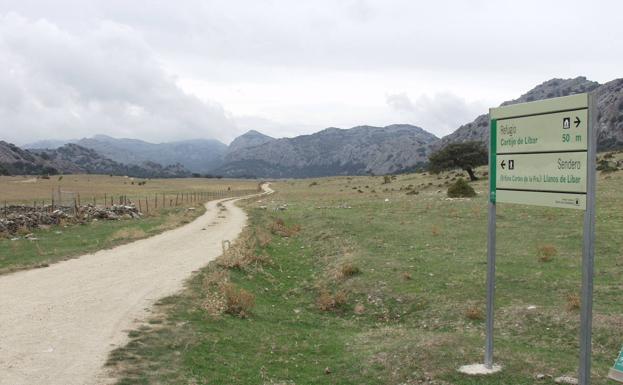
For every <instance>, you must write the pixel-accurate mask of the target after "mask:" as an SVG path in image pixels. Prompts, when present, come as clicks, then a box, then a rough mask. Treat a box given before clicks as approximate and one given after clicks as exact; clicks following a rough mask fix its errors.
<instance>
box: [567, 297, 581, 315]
mask: <svg viewBox="0 0 623 385" xmlns="http://www.w3.org/2000/svg"><path fill="white" fill-rule="evenodd" d="M580 305H581V301H580V296H579V295H577V294H575V293H573V294H569V295H567V309H568V310H569V311H575V310H579V309H580Z"/></svg>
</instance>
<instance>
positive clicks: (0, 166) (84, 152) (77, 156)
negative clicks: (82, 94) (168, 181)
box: [0, 141, 190, 178]
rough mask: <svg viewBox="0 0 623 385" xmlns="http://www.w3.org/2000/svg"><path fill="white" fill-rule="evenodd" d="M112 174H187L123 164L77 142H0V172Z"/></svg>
mask: <svg viewBox="0 0 623 385" xmlns="http://www.w3.org/2000/svg"><path fill="white" fill-rule="evenodd" d="M59 173H61V174H79V173H80V174H82V173H85V174H112V175H128V176H135V177H142V178H155V177H161V178H168V177H184V176H188V175H189V174H190V173H189V172H188V171H187V170H186V169H184V167H183V166H181V165H179V164H176V165H171V166H166V167H163V166H162V165H160V164H158V163H154V162H144V163H142V164H141V165H125V164H122V163H119V162H116V161H114V160H112V159H109V158H106V157H104V156H101V155H100V154H98V153H97V152H96V151H94V150H91V149H88V148H85V147H81V146H79V145H77V144H73V143H69V144H65V145H63V146H61V147H59V148H57V149H46V150H23V149H21V148H19V147H17V146H15V145H13V144H11V143H7V142H4V141H0V174H4V175H42V174H59Z"/></svg>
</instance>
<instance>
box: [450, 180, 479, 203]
mask: <svg viewBox="0 0 623 385" xmlns="http://www.w3.org/2000/svg"><path fill="white" fill-rule="evenodd" d="M448 196H449V197H450V198H471V197H475V196H476V191H474V189H473V188H472V186H470V185H469V183H467V181H465V179H463V178H459V179H457V180H456V182H454V183H452V184H451V185H450V186H449V187H448Z"/></svg>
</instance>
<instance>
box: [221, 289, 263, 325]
mask: <svg viewBox="0 0 623 385" xmlns="http://www.w3.org/2000/svg"><path fill="white" fill-rule="evenodd" d="M219 289H220V293H221V294H222V296H223V298H224V299H225V313H228V314H231V315H234V316H237V317H240V318H247V317H248V316H249V315H251V309H253V307H254V306H255V295H254V294H253V293H251V292H249V291H247V290H245V289H243V288H239V287H237V286H236V285H235V284H233V283H230V282H225V283H223V284H221V285H220V288H219Z"/></svg>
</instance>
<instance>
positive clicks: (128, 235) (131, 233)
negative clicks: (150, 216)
mask: <svg viewBox="0 0 623 385" xmlns="http://www.w3.org/2000/svg"><path fill="white" fill-rule="evenodd" d="M146 236H147V233H146V232H145V231H143V230H142V229H137V228H130V229H121V230H117V231H115V232H114V233H113V234H112V235H111V236H110V237H108V239H109V240H110V241H118V240H120V239H140V238H145V237H146Z"/></svg>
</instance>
